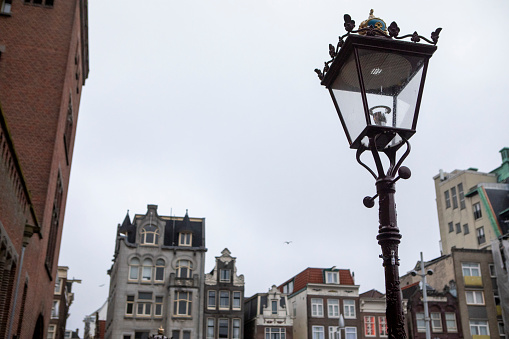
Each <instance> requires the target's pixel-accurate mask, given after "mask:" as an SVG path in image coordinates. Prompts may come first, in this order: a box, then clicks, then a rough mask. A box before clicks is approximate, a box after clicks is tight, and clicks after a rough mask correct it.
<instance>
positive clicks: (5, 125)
mask: <svg viewBox="0 0 509 339" xmlns="http://www.w3.org/2000/svg"><path fill="white" fill-rule="evenodd" d="M0 32H1V34H0V125H1V131H0V147H1V148H0V150H1V152H0V156H1V164H0V288H1V290H2V293H1V296H0V338H6V337H7V336H8V337H9V338H13V337H15V338H29V337H33V338H43V337H45V335H46V331H47V329H48V324H49V320H50V313H51V307H52V301H53V288H54V284H55V278H56V275H57V263H58V255H59V249H60V238H61V234H62V225H63V219H64V211H65V202H66V198H67V188H68V183H69V175H70V170H71V162H72V153H73V152H72V151H73V146H74V136H75V132H76V123H77V118H78V109H79V103H80V97H81V89H82V86H83V85H84V83H85V79H86V78H87V76H88V33H87V32H88V27H87V1H86V0H65V1H64V0H60V1H59V0H56V1H55V0H0ZM28 305H29V306H28Z"/></svg>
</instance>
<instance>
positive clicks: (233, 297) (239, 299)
mask: <svg viewBox="0 0 509 339" xmlns="http://www.w3.org/2000/svg"><path fill="white" fill-rule="evenodd" d="M237 295H238V298H237V297H236V296H237ZM236 301H238V306H237V305H236ZM241 308H242V293H241V292H240V291H233V292H232V309H233V310H240V309H241Z"/></svg>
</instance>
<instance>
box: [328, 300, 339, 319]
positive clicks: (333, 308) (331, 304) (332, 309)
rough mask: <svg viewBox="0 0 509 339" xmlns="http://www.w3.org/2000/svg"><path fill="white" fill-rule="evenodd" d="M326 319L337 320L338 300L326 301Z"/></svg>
mask: <svg viewBox="0 0 509 339" xmlns="http://www.w3.org/2000/svg"><path fill="white" fill-rule="evenodd" d="M327 317H328V318H334V319H335V318H339V299H327Z"/></svg>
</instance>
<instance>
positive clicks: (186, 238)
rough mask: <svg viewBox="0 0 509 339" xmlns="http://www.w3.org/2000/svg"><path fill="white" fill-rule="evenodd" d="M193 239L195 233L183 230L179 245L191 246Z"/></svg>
mask: <svg viewBox="0 0 509 339" xmlns="http://www.w3.org/2000/svg"><path fill="white" fill-rule="evenodd" d="M192 241H193V234H192V233H189V232H182V233H180V234H179V246H191V244H192Z"/></svg>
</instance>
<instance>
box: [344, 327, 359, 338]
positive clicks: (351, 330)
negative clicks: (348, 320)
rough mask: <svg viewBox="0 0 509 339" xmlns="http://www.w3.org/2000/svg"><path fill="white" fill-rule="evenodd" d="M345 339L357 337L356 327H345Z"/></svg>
mask: <svg viewBox="0 0 509 339" xmlns="http://www.w3.org/2000/svg"><path fill="white" fill-rule="evenodd" d="M352 334H353V337H352ZM345 339H357V327H350V326H348V327H345Z"/></svg>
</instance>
